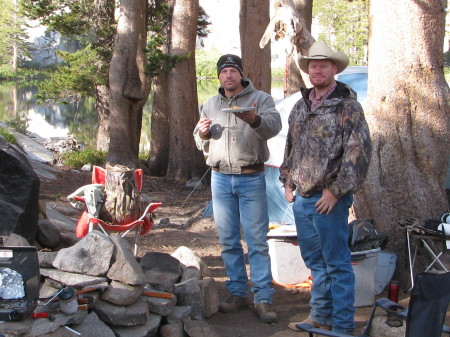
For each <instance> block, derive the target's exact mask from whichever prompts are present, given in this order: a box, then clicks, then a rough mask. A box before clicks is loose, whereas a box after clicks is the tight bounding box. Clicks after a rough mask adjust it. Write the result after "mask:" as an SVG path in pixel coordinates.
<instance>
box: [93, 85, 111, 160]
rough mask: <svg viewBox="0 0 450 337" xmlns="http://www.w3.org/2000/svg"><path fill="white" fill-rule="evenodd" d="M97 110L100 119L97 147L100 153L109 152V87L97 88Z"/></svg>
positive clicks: (100, 86) (101, 86)
mask: <svg viewBox="0 0 450 337" xmlns="http://www.w3.org/2000/svg"><path fill="white" fill-rule="evenodd" d="M95 98H96V99H95V108H96V110H97V117H98V129H97V145H96V148H97V150H99V151H106V152H107V151H108V149H109V121H110V110H109V87H108V86H107V85H99V86H97V87H96V88H95Z"/></svg>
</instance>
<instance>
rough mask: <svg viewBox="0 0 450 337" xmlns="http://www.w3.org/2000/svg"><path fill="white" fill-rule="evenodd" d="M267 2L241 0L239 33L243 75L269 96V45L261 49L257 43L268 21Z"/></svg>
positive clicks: (264, 0)
mask: <svg viewBox="0 0 450 337" xmlns="http://www.w3.org/2000/svg"><path fill="white" fill-rule="evenodd" d="M269 5H270V1H269V0H259V1H257V0H241V9H240V13H239V32H240V37H241V51H242V65H243V67H244V75H245V76H246V77H248V78H249V79H250V80H251V81H252V82H253V85H254V86H255V88H257V89H259V90H262V91H265V92H267V93H268V94H269V95H270V92H271V82H272V75H271V70H270V63H271V58H272V55H271V49H270V43H268V44H266V46H265V47H264V48H263V49H261V48H260V47H259V41H260V40H261V37H262V36H263V34H264V31H265V30H266V27H267V25H268V24H269V21H270V7H269Z"/></svg>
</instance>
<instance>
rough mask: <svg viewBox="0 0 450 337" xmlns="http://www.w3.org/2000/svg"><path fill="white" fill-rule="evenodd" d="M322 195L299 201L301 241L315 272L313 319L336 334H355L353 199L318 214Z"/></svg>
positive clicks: (297, 213) (296, 212) (296, 213)
mask: <svg viewBox="0 0 450 337" xmlns="http://www.w3.org/2000/svg"><path fill="white" fill-rule="evenodd" d="M321 196H322V193H317V194H314V195H312V196H311V197H301V196H298V195H297V196H296V197H295V203H294V206H293V211H294V218H295V224H296V227H297V237H298V243H299V246H300V251H301V254H302V258H303V260H304V261H305V265H306V266H307V267H308V268H309V269H311V275H312V280H313V283H312V289H311V300H310V306H311V313H310V318H311V319H312V320H314V321H316V322H318V323H320V324H323V325H331V326H332V327H333V331H336V332H340V333H351V332H353V330H354V314H355V308H354V305H353V304H354V301H355V290H354V289H355V276H354V274H353V268H352V263H351V253H350V249H349V246H348V214H349V207H350V206H351V204H352V202H353V196H352V195H346V196H343V197H342V198H340V199H339V201H338V202H337V204H336V205H335V206H334V208H333V211H332V212H331V213H330V214H329V215H326V214H319V213H317V212H316V207H315V206H314V204H315V203H316V202H317V201H318V200H319V199H320V198H321Z"/></svg>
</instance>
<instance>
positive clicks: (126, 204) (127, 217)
mask: <svg viewBox="0 0 450 337" xmlns="http://www.w3.org/2000/svg"><path fill="white" fill-rule="evenodd" d="M104 193H105V194H104V195H105V202H104V204H103V207H102V209H101V210H100V216H99V217H100V219H102V220H103V221H107V222H109V223H111V224H113V225H123V224H127V223H130V222H133V221H135V220H137V219H139V217H140V216H141V213H142V212H143V209H142V207H143V200H142V196H141V193H140V191H139V190H138V187H137V184H136V175H135V170H134V169H130V168H128V167H126V166H122V165H113V164H109V163H108V164H106V174H105V192H104Z"/></svg>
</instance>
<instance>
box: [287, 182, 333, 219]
mask: <svg viewBox="0 0 450 337" xmlns="http://www.w3.org/2000/svg"><path fill="white" fill-rule="evenodd" d="M285 194H286V193H285ZM337 202H338V198H336V197H335V196H334V194H333V193H331V191H330V190H329V189H326V188H325V189H324V190H323V191H322V197H321V198H320V199H319V200H317V202H316V204H315V205H314V206H316V211H317V213H319V214H327V215H328V214H330V213H331V211H332V210H333V207H334V205H336V203H337Z"/></svg>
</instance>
